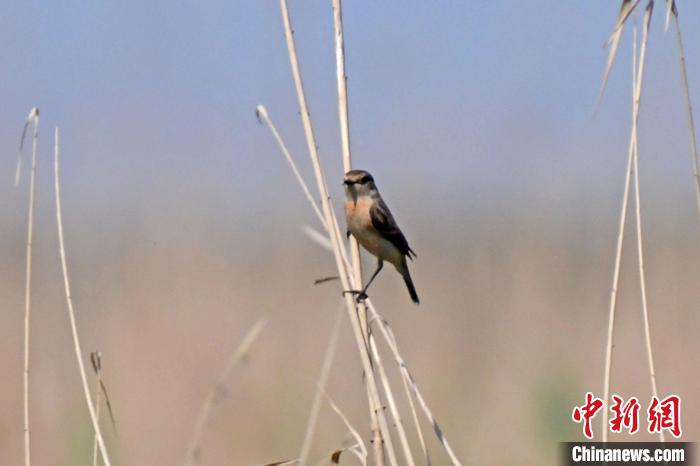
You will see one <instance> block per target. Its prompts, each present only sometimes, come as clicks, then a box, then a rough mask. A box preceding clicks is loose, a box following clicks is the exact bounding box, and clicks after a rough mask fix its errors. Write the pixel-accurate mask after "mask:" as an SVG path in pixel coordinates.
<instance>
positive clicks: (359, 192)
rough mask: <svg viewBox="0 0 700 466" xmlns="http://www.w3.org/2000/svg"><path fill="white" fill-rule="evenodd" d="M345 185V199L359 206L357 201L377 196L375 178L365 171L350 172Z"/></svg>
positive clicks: (344, 182) (347, 174) (344, 181)
mask: <svg viewBox="0 0 700 466" xmlns="http://www.w3.org/2000/svg"><path fill="white" fill-rule="evenodd" d="M343 184H344V185H345V198H346V199H347V200H352V202H353V203H354V204H357V200H358V199H359V198H361V197H363V196H372V195H374V194H376V192H377V187H376V186H375V184H374V178H372V175H370V173H369V172H367V171H365V170H350V171H349V172H347V173H346V174H345V179H344V180H343Z"/></svg>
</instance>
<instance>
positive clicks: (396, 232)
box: [369, 199, 416, 259]
mask: <svg viewBox="0 0 700 466" xmlns="http://www.w3.org/2000/svg"><path fill="white" fill-rule="evenodd" d="M369 218H370V219H371V220H372V226H373V227H374V228H376V229H377V231H378V232H379V233H381V234H382V236H383V237H384V238H386V239H387V240H389V241H390V242H391V243H392V244H393V245H394V246H396V247H397V248H398V250H399V251H400V252H401V254H403V255H405V256H408V258H409V259H413V257H415V255H416V253H415V252H413V250H412V249H411V247H410V246H409V245H408V241H406V237H405V236H404V235H403V233H402V232H401V229H400V228H399V226H398V225H397V224H396V220H394V216H393V215H391V211H390V210H389V207H387V205H386V204H385V203H384V201H383V200H381V199H379V200H378V201H377V202H375V203H374V205H373V206H372V207H370V209H369ZM411 256H413V257H411Z"/></svg>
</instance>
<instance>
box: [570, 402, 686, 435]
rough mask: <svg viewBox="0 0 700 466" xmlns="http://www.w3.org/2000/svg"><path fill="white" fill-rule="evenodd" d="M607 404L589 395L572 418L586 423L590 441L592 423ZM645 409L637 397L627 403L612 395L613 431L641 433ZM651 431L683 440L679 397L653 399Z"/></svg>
mask: <svg viewBox="0 0 700 466" xmlns="http://www.w3.org/2000/svg"><path fill="white" fill-rule="evenodd" d="M604 406H605V403H604V402H603V400H602V399H600V398H597V397H595V396H594V395H593V393H591V392H587V393H586V402H585V403H584V404H583V405H581V406H576V407H574V411H573V412H572V413H571V418H572V419H573V420H574V422H576V423H579V424H581V423H583V435H585V436H586V438H588V439H592V438H593V429H592V428H591V420H592V419H593V418H594V417H595V415H596V414H598V412H599V411H600V410H601V409H603V408H604ZM640 410H641V406H640V404H639V400H638V399H637V397H634V396H633V397H631V398H630V399H629V400H627V401H626V402H625V400H624V399H622V398H621V397H619V396H617V395H613V396H612V405H611V406H610V411H612V413H613V418H612V419H611V420H610V421H609V423H608V424H609V428H610V431H611V432H616V433H620V432H622V431H623V430H627V431H628V433H629V434H630V435H632V434H636V433H637V432H638V431H639V412H640ZM646 412H647V431H648V432H649V433H650V434H656V433H661V432H663V431H665V430H667V431H669V432H670V433H671V434H672V435H673V436H674V437H676V438H680V436H681V435H682V430H681V398H680V397H679V396H678V395H669V396H667V397H666V398H664V399H663V400H659V399H658V398H657V397H655V396H653V397H651V401H650V402H649V407H648V408H647V411H646Z"/></svg>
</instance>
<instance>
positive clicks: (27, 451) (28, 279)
mask: <svg viewBox="0 0 700 466" xmlns="http://www.w3.org/2000/svg"><path fill="white" fill-rule="evenodd" d="M30 124H32V125H33V128H32V169H31V174H30V176H29V211H28V214H27V249H26V275H25V286H24V372H23V394H24V396H23V408H24V409H23V413H24V464H25V466H31V464H32V459H31V430H30V424H29V348H30V323H31V319H30V317H31V308H32V306H31V298H32V242H33V240H34V206H35V204H36V198H35V193H36V155H37V148H38V144H39V109H38V108H36V107H34V108H32V109H31V111H30V112H29V115H28V116H27V120H26V122H25V124H24V130H23V131H22V140H21V141H20V158H18V161H17V171H16V174H15V184H17V183H19V169H20V163H21V152H22V146H23V145H24V136H25V135H26V132H27V127H28V126H29V125H30Z"/></svg>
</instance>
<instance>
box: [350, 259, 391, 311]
mask: <svg viewBox="0 0 700 466" xmlns="http://www.w3.org/2000/svg"><path fill="white" fill-rule="evenodd" d="M382 267H384V261H383V260H381V259H379V261H378V262H377V270H375V271H374V273H373V274H372V277H371V278H370V279H369V281H368V282H367V284H366V285H365V287H364V288H362V290H350V291H343V294H346V293H350V294H354V295H357V296H356V297H355V301H357V302H358V303H359V302H360V301H364V300H365V299H367V288H369V286H370V285H371V284H372V282H373V281H374V279H375V278H377V275H379V272H380V271H381V270H382Z"/></svg>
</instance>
